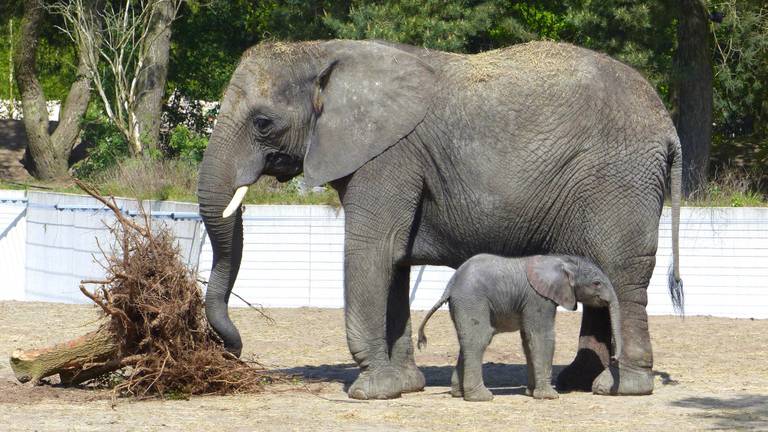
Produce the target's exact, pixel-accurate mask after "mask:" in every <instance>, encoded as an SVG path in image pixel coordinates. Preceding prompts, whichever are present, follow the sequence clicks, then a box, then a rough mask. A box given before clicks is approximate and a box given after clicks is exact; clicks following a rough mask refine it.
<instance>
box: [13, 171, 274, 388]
mask: <svg viewBox="0 0 768 432" xmlns="http://www.w3.org/2000/svg"><path fill="white" fill-rule="evenodd" d="M78 186H80V187H81V188H82V189H83V190H85V191H86V192H88V193H89V194H90V195H92V196H93V197H95V198H96V199H98V200H100V201H101V202H103V203H104V204H105V205H107V206H108V207H109V208H110V209H111V210H112V211H113V212H114V214H115V216H116V217H117V224H116V225H115V227H113V228H112V232H113V234H114V236H115V238H116V239H118V241H119V243H120V245H119V248H114V249H113V250H111V251H110V252H109V253H104V257H105V259H106V270H107V275H106V278H105V279H104V280H86V281H83V282H82V284H81V285H80V290H81V291H82V292H83V294H85V295H86V296H88V297H89V298H90V299H91V300H93V302H94V303H96V304H97V305H98V306H99V307H101V309H102V311H103V312H104V315H105V317H106V318H107V320H106V321H105V322H104V323H103V324H102V325H101V327H100V328H99V329H98V330H97V331H95V332H91V333H88V334H87V335H85V336H81V337H79V338H77V339H74V340H72V341H69V342H66V343H63V344H58V345H55V346H53V347H50V348H46V349H43V350H30V351H20V350H17V351H16V352H14V353H13V355H12V358H11V365H12V367H13V369H14V372H15V373H16V377H17V378H18V379H19V380H20V381H30V380H32V381H35V382H39V381H40V380H41V379H42V378H44V377H46V376H51V375H54V374H57V373H58V374H59V375H60V377H61V381H62V383H65V384H77V383H82V382H85V381H87V380H91V379H94V378H98V377H101V376H104V375H105V374H107V373H110V372H113V371H115V370H118V369H122V370H123V374H122V375H123V377H124V379H122V380H118V383H117V384H116V386H115V388H114V389H115V392H116V394H122V395H131V396H136V397H145V396H148V395H163V394H168V393H174V394H228V393H239V392H254V391H259V390H261V389H262V388H263V386H264V384H265V383H267V382H270V381H272V380H274V379H275V378H276V376H275V375H273V374H271V373H268V372H267V371H266V370H265V369H263V368H262V367H260V366H257V365H252V364H249V363H246V362H244V361H242V360H240V359H238V358H236V357H235V356H233V355H232V354H230V353H229V352H227V351H226V350H225V349H224V347H223V345H222V344H221V343H220V341H219V340H218V338H217V337H216V336H215V334H214V333H213V332H212V330H211V329H210V328H209V326H208V323H207V321H206V319H205V314H204V311H203V299H202V295H201V292H200V288H199V287H198V284H197V280H196V278H195V276H194V275H193V274H192V273H191V272H190V271H189V270H188V269H187V267H186V266H185V265H184V263H183V262H182V261H181V259H180V255H179V251H178V249H177V248H176V247H175V246H174V244H173V235H172V234H171V233H170V231H169V230H168V229H167V228H165V227H159V228H156V229H153V227H152V226H151V224H150V218H149V217H146V215H145V216H144V224H143V226H142V225H140V224H137V223H136V222H134V221H133V220H131V219H129V218H128V217H126V216H124V215H123V213H122V212H121V211H120V210H119V209H118V208H117V206H116V205H115V202H114V200H107V199H104V198H103V197H101V196H99V195H98V194H97V193H96V192H95V191H94V190H92V189H91V188H90V187H88V186H86V185H84V184H82V183H80V182H78ZM88 284H90V285H96V289H95V290H94V291H88V290H87V289H86V288H85V285H88Z"/></svg>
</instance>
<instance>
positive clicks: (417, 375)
mask: <svg viewBox="0 0 768 432" xmlns="http://www.w3.org/2000/svg"><path fill="white" fill-rule="evenodd" d="M400 381H401V383H402V388H401V391H402V392H403V393H412V392H419V391H423V390H424V386H425V385H426V383H427V380H426V379H425V378H424V374H423V373H422V372H421V370H419V368H418V367H416V365H408V366H406V367H404V368H402V369H400Z"/></svg>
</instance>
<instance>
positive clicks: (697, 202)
mask: <svg viewBox="0 0 768 432" xmlns="http://www.w3.org/2000/svg"><path fill="white" fill-rule="evenodd" d="M759 182H760V177H759V174H758V173H755V172H751V171H747V170H745V169H743V168H733V167H729V168H725V169H723V170H721V171H717V172H715V174H714V175H713V178H712V179H711V180H710V181H709V182H708V183H707V185H706V188H705V189H704V190H703V191H702V192H700V193H697V194H695V195H694V196H692V197H691V199H689V200H688V201H687V202H685V203H684V204H685V205H688V206H695V207H764V206H766V205H768V197H766V196H764V195H763V194H761V193H760V192H758V190H759V189H760V185H759Z"/></svg>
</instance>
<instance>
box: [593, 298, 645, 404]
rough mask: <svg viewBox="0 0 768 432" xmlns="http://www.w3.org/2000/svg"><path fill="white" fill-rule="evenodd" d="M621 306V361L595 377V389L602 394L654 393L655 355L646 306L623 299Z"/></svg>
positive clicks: (596, 392)
mask: <svg viewBox="0 0 768 432" xmlns="http://www.w3.org/2000/svg"><path fill="white" fill-rule="evenodd" d="M620 305H621V313H622V336H623V338H624V341H625V342H624V349H623V350H622V351H623V353H622V354H621V356H620V362H619V364H611V365H609V366H608V367H607V368H605V369H604V370H603V371H602V372H601V373H600V375H598V376H597V378H595V380H594V381H593V382H592V388H591V389H592V392H594V393H595V394H600V395H646V394H651V393H653V371H652V366H653V354H652V351H651V338H650V334H649V332H648V315H647V313H646V311H645V306H643V305H639V304H637V303H634V302H626V303H623V302H620ZM609 340H610V339H609ZM606 351H607V347H606ZM606 361H607V359H606Z"/></svg>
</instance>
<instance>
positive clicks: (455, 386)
mask: <svg viewBox="0 0 768 432" xmlns="http://www.w3.org/2000/svg"><path fill="white" fill-rule="evenodd" d="M451 396H453V397H464V391H463V390H462V389H461V384H459V375H458V373H457V372H456V369H454V370H453V375H451Z"/></svg>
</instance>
